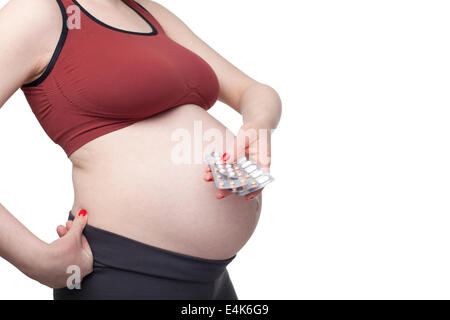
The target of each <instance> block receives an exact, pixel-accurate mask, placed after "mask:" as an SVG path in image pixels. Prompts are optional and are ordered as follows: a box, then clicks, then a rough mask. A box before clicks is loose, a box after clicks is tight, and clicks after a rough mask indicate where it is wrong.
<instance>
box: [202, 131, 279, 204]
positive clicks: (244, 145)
mask: <svg viewBox="0 0 450 320" xmlns="http://www.w3.org/2000/svg"><path fill="white" fill-rule="evenodd" d="M271 132H272V131H271V129H266V128H263V127H261V126H258V125H257V124H256V123H246V124H244V125H243V126H242V127H241V128H240V129H239V132H238V135H237V136H236V137H235V138H234V140H233V141H232V142H231V143H230V144H229V145H227V147H226V153H228V154H229V155H230V160H229V161H230V162H233V161H234V160H237V159H239V158H241V157H244V156H245V157H247V158H248V159H250V160H253V161H255V162H257V163H258V164H259V165H260V166H261V167H262V168H263V169H264V170H266V171H267V172H270V163H271ZM204 180H205V181H207V182H212V181H213V175H212V172H211V168H209V166H206V172H205V176H204ZM262 190H263V189H260V190H258V191H255V192H252V193H249V194H248V195H246V196H245V198H246V199H247V200H253V199H255V198H256V197H257V196H258V195H259V194H260V193H261V192H262ZM231 194H232V193H231V192H230V191H228V190H219V189H217V191H216V198H217V199H224V198H225V197H227V196H229V195H231Z"/></svg>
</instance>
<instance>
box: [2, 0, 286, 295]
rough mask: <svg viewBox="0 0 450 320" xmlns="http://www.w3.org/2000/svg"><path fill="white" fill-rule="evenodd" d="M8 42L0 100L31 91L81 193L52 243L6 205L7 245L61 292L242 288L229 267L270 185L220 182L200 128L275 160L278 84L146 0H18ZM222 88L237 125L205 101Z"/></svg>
mask: <svg viewBox="0 0 450 320" xmlns="http://www.w3.org/2000/svg"><path fill="white" fill-rule="evenodd" d="M224 27H226V26H224ZM261 32H264V31H263V30H261ZM0 43H1V47H0V70H2V74H1V76H0V106H2V105H3V104H4V103H5V102H6V101H7V100H8V98H9V97H10V96H11V95H12V94H13V93H14V92H15V91H17V90H18V89H21V90H22V91H23V92H24V94H25V96H26V98H27V101H28V103H29V104H30V107H31V109H32V111H33V112H34V114H35V115H36V117H37V119H38V120H39V123H40V124H41V126H42V128H43V129H44V130H45V132H46V133H47V135H48V136H49V137H50V138H51V139H52V140H53V141H54V142H55V143H56V144H58V145H60V146H61V147H62V149H63V150H64V151H65V153H66V154H67V157H68V158H69V160H70V161H71V162H72V164H73V185H74V195H75V197H74V203H73V206H72V207H71V209H70V210H68V211H69V212H66V213H61V214H62V215H64V216H65V217H64V218H66V217H67V215H68V214H69V219H68V221H67V223H66V225H64V226H59V227H58V228H57V232H58V234H59V239H58V240H56V241H54V242H53V243H50V244H48V243H45V242H43V241H41V240H40V239H38V238H37V237H35V236H34V235H33V234H32V233H30V232H29V231H28V230H27V229H26V228H25V227H24V226H23V225H22V224H21V223H20V222H19V221H17V220H16V219H15V218H14V217H13V215H12V214H11V213H10V212H9V211H7V209H6V208H5V207H3V206H1V205H0V255H1V256H2V257H3V258H5V259H6V260H8V261H10V262H11V263H12V264H14V265H15V266H16V267H17V268H19V269H20V270H21V271H22V272H23V273H25V274H26V275H27V276H29V277H31V278H33V279H35V280H37V281H39V282H41V283H43V284H45V285H47V286H50V287H52V288H54V298H55V299H237V295H236V293H235V291H234V288H233V284H232V282H231V280H230V278H229V275H228V272H227V270H226V267H227V265H228V264H229V263H230V262H231V261H232V260H233V259H234V257H235V255H236V253H237V252H238V251H239V250H240V249H241V248H242V247H243V246H244V244H245V243H246V242H247V241H248V239H249V238H250V236H251V235H252V233H253V231H254V229H255V227H256V224H257V222H258V218H259V214H260V211H261V193H260V192H256V193H251V194H249V195H247V196H245V197H241V196H237V195H234V194H228V193H224V192H223V191H220V190H218V189H216V187H215V185H214V183H212V182H211V180H212V174H211V172H210V171H208V169H207V168H206V164H205V162H204V161H202V160H203V159H204V155H205V153H206V149H207V143H208V141H210V140H211V139H209V138H211V137H209V138H208V134H205V135H204V136H205V137H207V138H206V139H200V141H201V142H202V143H201V144H200V146H199V145H198V143H196V142H195V141H198V139H197V138H196V136H198V134H199V132H198V131H199V128H200V129H201V132H203V133H205V132H214V133H215V134H214V136H215V137H216V138H217V137H219V138H217V139H216V140H217V141H220V142H221V143H220V144H218V145H222V146H223V148H222V149H221V150H217V147H216V148H215V149H216V151H219V152H228V153H230V154H231V156H232V157H233V159H236V157H237V156H238V154H239V153H240V152H241V153H242V152H246V154H247V155H249V156H250V157H253V158H255V160H257V161H258V162H259V163H260V164H261V165H262V166H263V167H265V168H266V169H269V161H268V160H270V134H271V131H272V130H273V129H275V127H276V126H277V124H278V122H279V119H280V115H281V101H280V98H279V95H278V94H277V92H276V91H275V90H274V89H272V88H271V87H270V86H268V85H265V84H262V83H259V82H257V81H255V80H253V79H252V78H250V77H248V76H247V75H246V74H244V73H243V72H241V71H240V70H238V69H237V68H236V67H234V66H233V65H232V64H231V63H229V62H228V61H227V60H225V59H224V58H223V57H221V56H220V55H219V54H218V53H216V52H215V51H214V50H213V49H211V48H210V47H209V46H208V45H207V44H205V43H204V42H203V41H202V40H201V39H199V38H198V37H197V36H196V35H195V34H193V32H192V31H191V30H190V29H189V28H188V27H186V25H185V24H184V23H183V22H181V21H180V20H179V19H178V18H177V17H176V16H175V15H174V14H172V13H171V12H170V11H168V10H167V9H165V8H164V7H163V6H161V5H159V4H157V3H155V2H153V1H149V0H136V1H135V0H89V1H88V0H78V1H76V0H33V1H29V0H12V1H10V2H9V3H8V4H7V5H6V6H5V7H4V8H3V9H2V10H1V11H0ZM217 100H220V101H222V102H223V103H225V104H227V105H229V106H230V107H232V108H233V109H235V110H236V111H237V112H239V113H240V114H242V116H243V126H242V128H241V130H240V131H239V133H238V136H237V137H234V136H233V135H232V134H230V132H229V131H228V130H227V129H226V128H225V127H224V126H223V125H222V124H221V123H220V122H218V121H217V120H216V119H214V118H213V117H212V116H211V115H210V114H209V113H207V110H208V109H209V108H211V107H212V106H213V105H214V104H215V102H216V101H217ZM249 132H253V134H249ZM255 132H257V134H255ZM264 133H265V134H264ZM180 137H182V138H183V139H180ZM245 137H247V138H245ZM181 140H183V141H184V142H186V141H191V142H192V143H191V144H192V145H191V144H188V145H189V147H188V148H186V147H185V148H184V149H183V150H182V152H180V141H181ZM217 141H216V142H217ZM184 145H186V143H184ZM177 150H178V151H177ZM262 150H265V151H262ZM180 154H182V156H180ZM186 155H189V157H186ZM180 157H181V158H183V159H184V161H179V158H180ZM186 159H187V160H186ZM198 159H200V161H199V160H198ZM263 160H264V161H263ZM77 277H78V278H77ZM73 279H74V281H72V280H73ZM69 280H70V281H69ZM80 281H81V284H80Z"/></svg>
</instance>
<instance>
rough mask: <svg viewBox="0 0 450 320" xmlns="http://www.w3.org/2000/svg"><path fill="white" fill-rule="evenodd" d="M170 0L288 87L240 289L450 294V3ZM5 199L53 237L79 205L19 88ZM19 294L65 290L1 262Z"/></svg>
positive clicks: (240, 262)
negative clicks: (269, 176)
mask: <svg viewBox="0 0 450 320" xmlns="http://www.w3.org/2000/svg"><path fill="white" fill-rule="evenodd" d="M5 3H6V1H5V0H0V6H2V5H4V4H5ZM160 3H161V4H163V5H164V6H166V7H167V8H169V9H170V10H172V11H173V12H174V13H176V14H177V15H178V16H179V17H180V18H181V19H182V20H184V21H185V22H186V23H187V24H188V26H190V27H191V28H192V29H193V30H194V32H196V33H197V34H198V35H199V36H200V37H201V38H202V39H204V40H205V41H206V42H207V43H209V44H210V45H211V46H212V47H213V48H214V49H216V50H217V51H218V52H219V53H221V54H222V55H223V56H224V57H226V58H227V59H228V60H230V61H231V62H232V63H233V64H235V65H236V66H238V67H239V68H241V69H242V70H243V71H244V72H246V73H247V74H249V75H250V76H252V77H253V78H255V79H257V80H259V81H261V82H263V83H267V84H269V85H271V86H273V87H274V88H275V89H276V90H277V91H278V92H279V93H280V95H281V97H282V99H283V103H284V113H283V119H282V122H281V124H280V127H279V129H278V130H277V131H276V133H275V136H274V141H273V144H274V145H273V156H274V158H273V167H272V173H273V175H274V176H275V178H276V182H275V183H274V184H272V185H270V186H268V187H267V189H266V190H265V192H264V194H265V199H264V207H263V212H262V216H261V219H260V223H259V226H258V228H257V230H256V232H255V234H254V236H253V238H251V240H250V241H249V243H248V244H247V246H246V247H244V249H242V251H241V252H240V253H239V254H238V257H237V258H236V259H235V261H233V263H232V264H231V265H230V268H229V269H230V274H231V276H232V278H233V281H234V284H235V287H236V290H237V293H238V295H239V297H240V298H241V299H350V298H353V299H369V298H374V299H381V298H384V299H394V298H404V299H408V298H438V299H440V298H447V299H448V298H450V273H449V270H450V257H449V253H448V252H449V244H450V232H449V227H450V225H449V224H450V216H449V213H450V201H449V200H450V199H449V195H450V167H449V164H450V152H449V140H450V138H449V137H450V126H449V122H450V94H449V86H450V62H449V61H450V59H449V57H450V46H449V38H450V37H449V36H450V32H449V31H450V19H449V18H448V17H449V15H450V4H449V3H448V1H431V0H427V1H412V0H408V1H399V0H389V1H386V0H377V1H362V0H358V1H334V0H333V1H331V0H329V1H319V0H315V1H290V0H289V1H288V0H283V1H266V0H264V1H263V0H246V1H241V0H229V1H225V2H224V1H217V0H213V1H211V0H195V1H193V0H191V1H175V0H171V1H168V0H164V1H163V0H161V1H160ZM0 45H1V44H0ZM0 72H1V71H0ZM0 76H2V77H4V76H7V75H6V74H4V73H0ZM211 113H212V114H213V115H214V116H216V117H217V118H219V119H220V120H221V121H222V122H223V123H224V124H226V125H227V126H228V127H230V128H232V129H233V130H237V129H238V128H239V126H240V118H239V116H238V115H237V114H236V113H235V112H234V111H231V110H230V109H229V108H227V107H226V106H224V105H222V104H220V103H218V104H217V105H216V106H215V107H214V108H213V109H212V110H211ZM0 201H1V202H2V204H3V205H4V206H5V207H6V208H7V209H8V210H10V211H11V212H12V213H13V214H14V215H15V216H16V217H18V218H19V219H20V220H21V221H22V222H23V223H24V224H25V225H26V226H27V227H28V228H30V229H31V230H32V231H33V232H34V233H35V234H37V235H38V236H39V237H41V238H43V239H44V240H46V241H48V242H50V241H52V240H54V239H55V238H56V232H55V227H56V226H57V224H59V223H63V222H64V221H65V220H66V217H67V214H68V210H69V209H70V208H71V205H72V202H73V193H72V185H71V164H70V161H69V160H68V159H67V158H66V156H65V154H64V152H63V151H62V149H60V147H58V146H56V145H54V144H53V143H52V142H51V140H50V139H49V138H48V137H47V136H46V135H45V133H44V131H43V130H42V129H41V127H40V126H39V124H38V122H37V121H36V119H35V118H34V115H33V114H32V112H31V110H30V109H29V107H28V105H27V103H26V101H25V99H24V97H23V94H22V93H21V92H18V93H17V94H16V95H14V96H13V97H12V98H11V99H10V101H8V102H7V103H6V105H5V106H4V107H3V108H2V109H1V111H0ZM13 298H23V299H36V298H39V299H50V298H51V290H50V289H48V288H45V287H43V286H41V285H39V284H38V283H36V282H34V281H32V280H29V279H27V278H26V277H25V276H24V275H22V274H21V273H20V272H19V271H17V270H16V269H15V268H14V267H13V266H11V265H10V264H8V263H7V262H5V261H4V260H1V261H0V299H13Z"/></svg>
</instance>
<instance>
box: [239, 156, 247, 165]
mask: <svg viewBox="0 0 450 320" xmlns="http://www.w3.org/2000/svg"><path fill="white" fill-rule="evenodd" d="M245 161H247V158H246V157H242V158H240V159H239V160H238V161H237V163H239V164H241V163H244V162H245Z"/></svg>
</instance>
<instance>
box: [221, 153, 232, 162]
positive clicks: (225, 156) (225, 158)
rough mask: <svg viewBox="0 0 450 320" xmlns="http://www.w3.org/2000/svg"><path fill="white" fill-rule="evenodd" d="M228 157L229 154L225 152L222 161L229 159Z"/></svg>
mask: <svg viewBox="0 0 450 320" xmlns="http://www.w3.org/2000/svg"><path fill="white" fill-rule="evenodd" d="M230 158H231V156H230V155H229V154H228V153H226V152H225V153H224V154H223V156H222V160H223V162H227V161H228V160H230Z"/></svg>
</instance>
